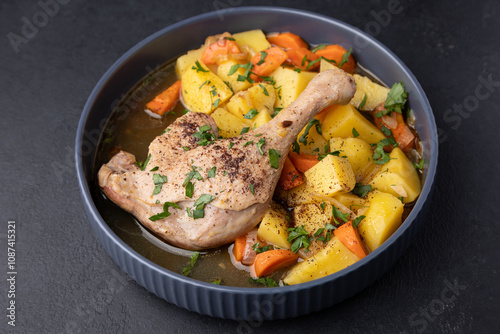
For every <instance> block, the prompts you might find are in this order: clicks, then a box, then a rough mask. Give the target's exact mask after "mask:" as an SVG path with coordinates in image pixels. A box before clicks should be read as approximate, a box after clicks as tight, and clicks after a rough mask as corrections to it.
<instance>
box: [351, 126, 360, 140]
mask: <svg viewBox="0 0 500 334" xmlns="http://www.w3.org/2000/svg"><path fill="white" fill-rule="evenodd" d="M352 135H353V137H354V138H357V137H359V132H358V131H357V130H356V128H352Z"/></svg>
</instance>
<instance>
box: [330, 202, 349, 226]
mask: <svg viewBox="0 0 500 334" xmlns="http://www.w3.org/2000/svg"><path fill="white" fill-rule="evenodd" d="M332 215H333V220H334V222H335V224H336V225H339V222H338V220H337V219H340V220H342V221H343V222H344V223H347V217H349V214H348V213H342V211H340V210H339V209H337V208H336V207H335V205H332Z"/></svg>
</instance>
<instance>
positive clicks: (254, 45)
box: [233, 29, 271, 56]
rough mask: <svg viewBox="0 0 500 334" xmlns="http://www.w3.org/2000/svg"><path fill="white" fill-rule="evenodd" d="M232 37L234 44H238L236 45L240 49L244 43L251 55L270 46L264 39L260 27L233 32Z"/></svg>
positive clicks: (243, 46)
mask: <svg viewBox="0 0 500 334" xmlns="http://www.w3.org/2000/svg"><path fill="white" fill-rule="evenodd" d="M233 38H234V39H235V41H236V44H238V47H239V48H240V49H243V50H242V51H244V50H245V48H246V47H245V45H246V46H247V47H248V48H249V50H248V51H250V53H251V55H252V56H253V55H255V54H256V53H258V52H260V51H263V50H265V49H267V48H269V47H271V44H270V43H269V42H268V41H267V39H266V35H264V33H263V32H262V30H260V29H255V30H249V31H244V32H240V33H237V34H233Z"/></svg>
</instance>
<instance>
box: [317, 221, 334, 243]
mask: <svg viewBox="0 0 500 334" xmlns="http://www.w3.org/2000/svg"><path fill="white" fill-rule="evenodd" d="M335 229H336V227H335V226H333V225H332V224H330V223H327V224H326V225H325V227H323V228H319V229H318V230H316V233H314V237H315V238H316V240H317V241H322V242H323V243H326V242H328V241H330V239H331V238H332V231H333V230H335ZM324 231H326V235H322V234H323V232H324Z"/></svg>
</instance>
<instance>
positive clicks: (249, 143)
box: [243, 140, 253, 147]
mask: <svg viewBox="0 0 500 334" xmlns="http://www.w3.org/2000/svg"><path fill="white" fill-rule="evenodd" d="M252 144H253V140H250V141H247V142H246V143H245V144H243V147H245V146H248V145H252Z"/></svg>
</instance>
